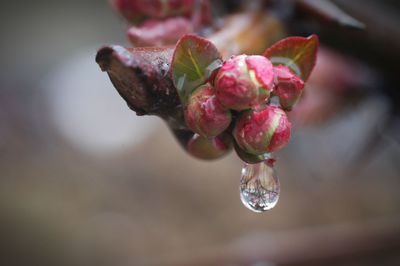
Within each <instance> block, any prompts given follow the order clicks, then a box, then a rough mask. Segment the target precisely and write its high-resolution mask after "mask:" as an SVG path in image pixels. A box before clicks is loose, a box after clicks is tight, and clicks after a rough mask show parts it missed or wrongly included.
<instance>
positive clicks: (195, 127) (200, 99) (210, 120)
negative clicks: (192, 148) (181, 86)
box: [185, 83, 232, 137]
mask: <svg viewBox="0 0 400 266" xmlns="http://www.w3.org/2000/svg"><path fill="white" fill-rule="evenodd" d="M185 121H186V124H187V126H188V127H189V128H190V129H191V130H192V131H193V132H195V133H197V134H199V135H201V136H203V137H215V136H217V135H219V134H221V133H222V132H223V131H225V130H226V129H227V128H228V126H229V124H230V123H231V121H232V116H231V112H230V111H229V110H227V109H225V108H224V107H223V106H222V105H221V104H220V103H219V101H218V100H217V98H216V96H215V90H214V88H213V87H212V86H211V84H209V83H207V84H205V85H203V86H200V87H199V88H197V89H196V90H195V92H194V93H193V94H192V95H191V96H190V97H189V101H188V105H187V107H186V110H185Z"/></svg>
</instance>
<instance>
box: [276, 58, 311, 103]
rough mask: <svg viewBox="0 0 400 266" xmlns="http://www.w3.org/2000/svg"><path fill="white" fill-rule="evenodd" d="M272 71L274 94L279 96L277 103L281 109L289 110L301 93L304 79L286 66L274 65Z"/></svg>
mask: <svg viewBox="0 0 400 266" xmlns="http://www.w3.org/2000/svg"><path fill="white" fill-rule="evenodd" d="M274 72H275V82H274V83H275V88H274V94H276V95H277V96H278V97H279V103H280V105H281V106H282V108H283V109H285V110H291V109H292V107H293V105H295V104H296V103H297V101H298V100H299V99H300V97H301V94H302V93H303V89H304V81H303V80H302V79H301V78H300V77H299V76H297V75H296V74H294V73H293V72H292V71H291V70H290V69H289V68H288V67H287V66H283V65H280V66H276V67H274Z"/></svg>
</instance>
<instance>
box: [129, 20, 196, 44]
mask: <svg viewBox="0 0 400 266" xmlns="http://www.w3.org/2000/svg"><path fill="white" fill-rule="evenodd" d="M190 32H193V26H192V22H191V21H190V20H189V19H187V18H183V17H174V18H167V19H165V20H154V19H149V20H147V21H146V22H144V23H143V24H142V25H141V26H132V27H130V28H129V30H128V33H127V35H128V39H129V41H130V42H131V43H132V44H133V45H135V46H162V45H167V44H175V43H176V42H177V41H178V40H179V38H181V37H182V36H183V35H185V34H188V33H190Z"/></svg>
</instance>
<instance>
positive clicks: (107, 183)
mask: <svg viewBox="0 0 400 266" xmlns="http://www.w3.org/2000/svg"><path fill="white" fill-rule="evenodd" d="M338 2H345V1H338ZM351 2H352V3H353V5H352V8H353V9H355V10H358V9H361V10H363V9H366V10H367V11H368V10H370V11H371V10H372V11H375V10H376V9H375V8H377V6H379V8H381V9H380V11H381V13H379V14H380V15H377V16H376V17H375V21H374V25H375V26H376V27H378V26H379V25H381V24H380V23H381V22H382V25H387V24H385V23H386V22H387V21H390V23H389V22H388V23H389V24H390V25H391V26H392V28H393V29H394V30H393V31H394V32H396V30H397V29H398V28H399V27H400V23H399V22H400V19H399V14H400V13H399V12H400V9H399V8H398V4H397V2H396V1H351ZM0 3H1V9H0V36H1V41H0V56H1V63H2V65H1V71H0V235H1V237H0V264H1V265H5V266H6V265H7V266H8V265H60V266H62V265H121V266H122V265H254V266H256V265H257V266H265V265H400V215H399V214H400V204H399V203H400V193H399V189H400V144H399V136H400V127H399V123H398V121H399V119H398V112H397V108H398V107H397V105H396V103H398V101H399V99H398V98H397V96H398V92H397V93H392V92H393V91H398V90H399V85H398V84H399V83H396V82H395V81H396V80H397V79H398V78H399V77H398V76H396V78H393V79H391V80H389V79H388V78H387V74H388V73H391V75H395V73H396V69H397V74H398V67H397V66H396V65H393V63H392V62H395V61H397V62H398V59H400V58H398V57H397V55H398V54H394V55H393V57H391V58H389V57H388V58H379V60H375V61H374V60H367V59H368V58H367V59H365V58H364V57H363V56H362V55H360V54H357V53H358V52H359V50H358V49H357V47H356V48H354V47H353V48H352V49H354V54H355V55H354V58H353V57H347V56H345V54H344V53H342V52H335V50H334V49H332V48H326V50H324V48H323V50H324V51H323V55H322V56H321V58H322V59H319V60H320V61H321V62H320V61H319V62H318V64H317V69H316V71H315V73H314V74H313V77H312V79H311V80H310V84H309V91H310V93H309V94H308V95H306V97H305V99H304V102H307V103H308V104H307V106H305V105H303V106H300V107H299V110H300V111H301V110H302V111H301V112H300V113H299V114H296V115H294V117H293V119H294V121H295V123H296V124H295V129H294V134H293V138H292V140H291V142H290V144H289V145H288V146H287V148H286V149H284V150H283V151H282V152H280V153H279V154H277V157H278V163H277V171H278V175H279V177H280V180H281V191H282V194H281V198H280V201H279V203H278V205H277V206H276V207H275V208H274V209H273V210H271V211H269V212H267V213H264V214H261V215H260V214H255V213H252V212H250V211H249V210H247V209H246V208H244V207H243V206H242V204H241V202H240V199H239V192H238V185H239V178H240V169H241V167H242V164H243V163H242V162H241V161H240V160H239V159H238V158H237V157H236V155H234V154H233V153H232V154H231V155H229V156H228V157H225V158H224V159H222V160H218V161H215V162H203V161H199V160H196V159H194V158H192V157H190V156H188V155H187V154H186V153H185V152H184V151H183V150H182V149H181V148H180V146H179V145H178V144H177V142H176V140H175V139H174V137H173V135H172V134H171V133H170V132H169V130H168V128H167V126H166V125H165V124H164V122H163V121H162V120H161V119H159V118H156V117H137V116H136V115H135V113H134V112H132V111H130V110H129V108H128V107H127V106H126V103H125V102H124V101H123V99H122V98H121V97H120V96H119V95H118V93H117V92H116V90H115V89H114V88H113V86H112V84H111V82H110V81H109V79H108V77H107V75H106V74H105V73H102V72H101V71H100V68H99V66H98V65H97V64H96V63H95V54H96V51H97V49H98V48H100V47H101V46H102V45H104V44H121V45H125V46H129V44H128V43H127V42H126V40H125V35H124V34H125V33H124V31H125V29H126V25H125V23H124V22H123V21H122V19H121V18H119V17H118V15H117V14H116V13H115V12H114V11H113V10H112V9H111V8H110V7H109V4H108V2H107V1H105V0H104V1H99V0H80V1H74V0H69V1H61V0H57V1H56V0H52V1H48V0H35V1H18V0H16V1H0ZM355 7H357V8H355ZM382 10H384V11H385V12H383V13H382ZM367 11H366V12H367ZM386 11H387V12H386ZM367 13H368V12H367ZM382 14H385V15H384V16H382ZM356 15H357V14H355V16H356ZM360 20H362V18H361V17H360ZM364 22H365V21H364ZM365 23H366V24H367V26H368V23H367V22H365ZM377 25H378V26H377ZM382 27H384V26H382ZM392 28H390V27H389V28H388V27H384V28H378V30H377V31H378V32H380V34H381V35H385V34H386V35H389V37H390V34H392V33H391V31H390V30H391V29H392ZM397 33H398V31H397ZM321 36H322V39H321V40H322V43H323V44H324V40H325V39H324V36H326V35H323V34H322V35H321ZM399 36H400V34H399V35H397V36H391V37H393V39H396V38H399ZM326 39H327V43H328V44H332V47H333V48H335V46H334V44H335V43H334V42H330V40H329V38H326ZM388 39H390V38H388ZM385 41H386V39H385V40H383V41H382V42H385ZM395 41H396V40H391V42H390V43H383V44H381V45H383V46H385V45H386V46H387V47H392V46H394V45H395V44H396V43H395ZM357 45H358V47H362V46H363V45H364V46H367V45H369V44H365V43H358V44H357ZM328 46H329V45H328ZM339 46H340V45H338V46H337V47H339ZM342 48H343V46H340V47H339V48H338V51H341V50H340V49H342ZM369 48H371V49H370V50H371V52H370V55H374V52H373V51H374V47H369ZM360 49H361V48H360ZM388 49H389V48H388ZM399 50H400V49H398V50H397V51H399ZM349 51H350V54H351V52H352V50H349ZM346 60H348V61H346ZM376 61H379V62H380V63H381V64H386V65H388V64H389V65H390V67H391V68H390V69H395V70H394V72H385V71H386V69H385V68H381V67H380V66H379V64H375V62H376ZM331 65H333V68H334V69H333V70H332V69H331V68H330V67H331ZM343 65H345V66H343ZM335 66H338V67H336V69H335ZM341 66H343V68H342V67H341ZM348 66H350V67H348ZM324 67H325V68H324ZM346 67H348V68H346ZM337 68H338V69H341V70H343V69H346V71H345V72H346V73H345V74H343V75H344V76H346V75H347V77H346V78H344V80H345V81H343V82H342V83H340V82H339V84H336V83H335V82H336V81H337V79H336V77H338V76H337V75H339V74H336V73H337V72H335V71H337ZM318 69H319V70H318ZM352 71H354V72H352ZM387 71H389V70H387ZM330 73H334V75H333V77H332V75H330ZM349 73H350V74H349ZM393 73H394V74H393ZM349 84H350V85H349ZM353 85H357V88H354V87H355V86H353ZM327 90H328V91H329V92H326V91H327ZM311 92H313V95H314V97H311V96H309V95H311ZM310 106H311V107H310Z"/></svg>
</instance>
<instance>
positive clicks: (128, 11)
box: [110, 0, 140, 21]
mask: <svg viewBox="0 0 400 266" xmlns="http://www.w3.org/2000/svg"><path fill="white" fill-rule="evenodd" d="M110 3H111V6H112V7H113V8H114V9H115V10H116V11H118V12H119V13H120V14H121V15H122V16H123V17H125V18H126V19H127V20H128V21H132V20H134V19H135V18H136V17H138V16H139V15H140V11H139V10H138V4H137V1H136V0H110Z"/></svg>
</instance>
